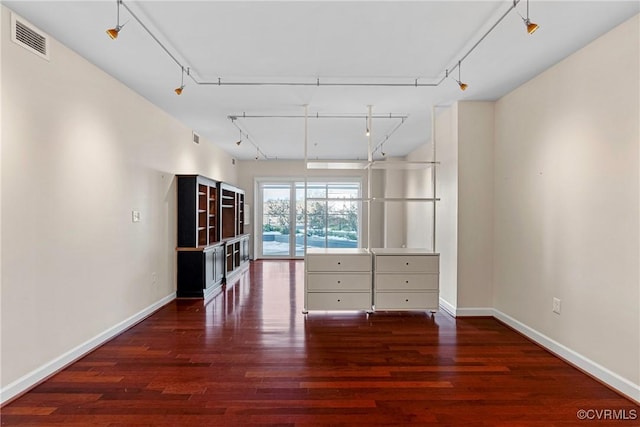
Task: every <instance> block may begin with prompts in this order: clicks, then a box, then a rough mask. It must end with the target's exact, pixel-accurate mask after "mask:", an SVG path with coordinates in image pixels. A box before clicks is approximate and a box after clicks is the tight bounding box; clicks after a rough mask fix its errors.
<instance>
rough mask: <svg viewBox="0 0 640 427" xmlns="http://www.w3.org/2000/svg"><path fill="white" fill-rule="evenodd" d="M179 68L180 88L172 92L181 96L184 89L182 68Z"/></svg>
mask: <svg viewBox="0 0 640 427" xmlns="http://www.w3.org/2000/svg"><path fill="white" fill-rule="evenodd" d="M181 68H182V76H181V78H180V87H178V88H176V89H174V90H173V91H174V92H175V93H176V95H182V90H183V89H184V67H181Z"/></svg>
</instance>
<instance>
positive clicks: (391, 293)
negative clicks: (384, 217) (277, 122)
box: [303, 106, 440, 314]
mask: <svg viewBox="0 0 640 427" xmlns="http://www.w3.org/2000/svg"><path fill="white" fill-rule="evenodd" d="M371 112H372V108H371V106H369V113H368V118H367V129H369V130H370V131H371V129H372V123H371V116H372V114H371ZM307 113H308V111H307V107H306V106H305V136H304V143H305V163H306V166H307V170H313V169H342V170H344V169H356V170H366V171H367V173H368V179H367V191H366V194H365V195H364V197H362V198H358V199H348V200H353V201H362V202H364V203H367V204H368V209H367V248H362V249H331V248H323V249H317V248H312V249H306V248H307V241H306V235H307V230H306V226H307V225H306V224H307V221H306V219H305V241H304V247H305V306H304V309H303V313H305V314H306V313H308V311H309V310H363V311H367V312H368V313H370V312H373V311H374V309H375V310H385V311H386V310H394V311H399V310H422V311H430V312H435V311H437V310H438V308H439V263H440V256H439V254H438V253H436V227H435V226H436V202H438V201H439V200H440V199H439V198H438V197H437V196H436V166H437V165H438V162H437V161H436V142H435V108H434V109H433V110H432V134H431V137H432V139H431V140H432V147H433V150H432V155H433V157H432V159H433V160H432V161H399V160H374V159H373V152H372V132H370V133H369V138H368V156H367V157H368V159H367V160H366V161H363V160H354V161H330V160H314V161H309V160H308V158H307V153H308V145H307V144H308V122H307V119H308V116H307ZM427 168H430V170H431V184H432V197H372V196H371V194H372V192H371V180H372V171H374V170H380V169H383V170H424V169H427ZM307 180H308V173H307V176H306V177H305V196H306V194H307ZM336 200H343V199H336ZM407 202H425V203H431V204H432V209H433V211H432V224H431V229H432V236H433V238H432V247H431V248H374V249H371V248H370V242H371V227H370V224H371V204H372V203H407ZM306 212H307V199H306V197H305V213H306ZM367 262H368V264H367ZM365 264H367V265H365ZM367 297H368V303H365V301H366V299H367Z"/></svg>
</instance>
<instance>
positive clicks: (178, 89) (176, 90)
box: [174, 85, 184, 95]
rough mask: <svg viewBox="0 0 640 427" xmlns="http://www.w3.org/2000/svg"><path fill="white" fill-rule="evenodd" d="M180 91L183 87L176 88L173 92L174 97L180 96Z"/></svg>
mask: <svg viewBox="0 0 640 427" xmlns="http://www.w3.org/2000/svg"><path fill="white" fill-rule="evenodd" d="M182 89H184V85H182V86H180V87H179V88H176V89H175V90H174V92H175V93H176V95H182Z"/></svg>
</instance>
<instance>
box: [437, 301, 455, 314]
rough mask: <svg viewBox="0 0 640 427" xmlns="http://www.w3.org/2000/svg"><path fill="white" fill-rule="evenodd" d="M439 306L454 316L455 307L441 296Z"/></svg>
mask: <svg viewBox="0 0 640 427" xmlns="http://www.w3.org/2000/svg"><path fill="white" fill-rule="evenodd" d="M440 308H441V309H443V310H444V311H446V312H447V313H449V314H450V315H452V316H453V317H456V308H455V307H454V306H453V305H452V304H451V303H449V302H448V301H446V300H444V299H442V298H440Z"/></svg>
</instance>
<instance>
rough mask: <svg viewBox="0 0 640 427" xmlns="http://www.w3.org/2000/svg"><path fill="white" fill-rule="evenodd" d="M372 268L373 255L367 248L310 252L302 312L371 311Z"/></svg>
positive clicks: (306, 260)
mask: <svg viewBox="0 0 640 427" xmlns="http://www.w3.org/2000/svg"><path fill="white" fill-rule="evenodd" d="M371 268H372V260H371V254H370V253H369V251H368V250H366V249H355V248H354V249H351V248H349V249H339V248H326V249H325V248H312V249H308V250H307V254H306V257H305V281H304V310H303V313H307V312H308V311H309V310H365V311H371V302H372V297H371V292H372V287H371V283H372V274H371Z"/></svg>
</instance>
